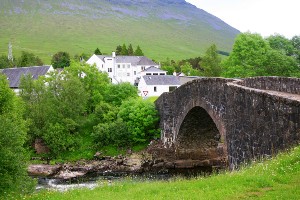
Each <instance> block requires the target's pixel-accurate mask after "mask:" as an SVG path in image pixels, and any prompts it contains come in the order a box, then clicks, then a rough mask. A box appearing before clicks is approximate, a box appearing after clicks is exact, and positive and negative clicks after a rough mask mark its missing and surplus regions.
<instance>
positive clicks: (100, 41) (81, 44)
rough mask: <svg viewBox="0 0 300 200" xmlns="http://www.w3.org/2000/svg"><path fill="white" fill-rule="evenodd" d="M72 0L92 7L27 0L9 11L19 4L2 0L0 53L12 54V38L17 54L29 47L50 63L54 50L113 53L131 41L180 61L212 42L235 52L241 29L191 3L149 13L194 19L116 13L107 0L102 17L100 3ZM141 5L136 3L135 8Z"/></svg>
mask: <svg viewBox="0 0 300 200" xmlns="http://www.w3.org/2000/svg"><path fill="white" fill-rule="evenodd" d="M58 2H59V3H58ZM67 2H69V3H71V4H79V5H82V6H87V8H85V10H81V11H78V10H67V11H68V12H70V13H71V14H66V15H64V14H55V13H54V11H57V12H64V11H66V10H64V9H65V8H60V6H58V5H60V1H51V2H49V4H50V5H52V6H53V8H52V10H51V9H50V10H47V11H40V9H41V7H42V5H43V4H45V3H40V4H37V3H36V2H35V1H30V0H28V1H25V3H23V4H24V5H25V6H26V7H24V10H25V11H27V12H28V13H27V14H24V13H20V14H4V12H6V11H8V10H13V9H14V6H13V5H14V4H12V3H11V1H8V0H3V2H2V4H1V8H0V27H1V28H0V55H3V54H4V55H7V51H8V43H9V41H11V43H12V45H13V54H14V56H15V57H18V56H19V55H20V54H21V52H22V51H28V52H31V53H34V54H35V55H38V56H39V57H40V58H41V59H42V60H43V61H44V62H45V63H46V64H49V63H50V60H51V58H52V55H53V54H55V53H57V52H58V51H67V52H69V53H70V54H71V56H74V55H75V54H81V53H87V54H92V53H93V51H94V50H95V49H96V48H97V47H99V49H100V50H101V52H102V53H107V54H110V53H111V52H112V51H114V50H115V48H116V46H117V45H122V44H123V43H125V44H127V45H128V44H129V43H131V44H132V45H133V46H134V48H136V46H137V45H140V46H141V48H142V50H143V52H144V54H145V55H146V56H148V57H149V58H152V59H155V60H157V61H164V60H166V58H167V57H168V58H170V59H174V60H179V59H184V58H191V57H196V56H200V55H203V53H204V52H205V50H206V49H207V48H208V47H209V46H210V45H211V44H212V43H216V44H217V46H218V47H219V49H220V50H224V51H230V50H231V48H232V44H233V42H234V37H235V34H236V33H233V32H232V29H231V28H228V27H227V26H225V25H224V24H222V25H221V26H224V27H223V28H224V29H221V30H219V31H216V30H215V29H213V28H212V27H211V26H210V25H209V23H207V22H205V21H203V19H202V18H199V16H198V15H197V14H195V13H197V12H199V11H198V10H197V11H196V10H193V14H191V13H192V12H191V10H190V8H187V7H182V8H181V7H180V6H178V7H170V8H165V7H164V8H160V7H158V8H156V9H154V10H150V12H153V13H154V15H155V14H158V15H160V14H163V13H165V12H167V11H168V12H173V13H178V15H179V16H184V15H187V16H189V17H191V18H192V19H193V20H191V21H188V22H186V21H180V20H179V21H177V20H162V19H160V18H157V17H151V16H149V17H147V18H140V17H131V16H130V15H124V16H122V17H116V16H115V15H116V13H114V12H112V11H109V10H110V7H111V6H117V5H112V4H108V3H107V2H105V1H100V2H97V3H96V5H98V6H100V7H101V8H102V9H103V10H105V11H104V13H106V11H108V14H106V15H102V16H99V13H97V17H93V15H94V14H95V13H96V12H98V10H99V9H98V8H95V7H92V6H95V5H93V4H88V3H83V2H81V1H76V0H69V1H67ZM15 4H16V5H15V7H18V6H20V7H21V6H22V5H17V4H18V3H17V2H15ZM19 4H20V3H19ZM94 4H95V3H94ZM89 6H90V7H89ZM136 9H137V8H135V7H134V8H133V11H134V10H136ZM141 9H150V8H141ZM164 9H167V10H164ZM41 12H42V14H41ZM77 12H81V14H77ZM99 12H101V9H100V11H99ZM82 14H86V16H82ZM100 15H101V14H100Z"/></svg>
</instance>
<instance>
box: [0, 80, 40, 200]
mask: <svg viewBox="0 0 300 200" xmlns="http://www.w3.org/2000/svg"><path fill="white" fill-rule="evenodd" d="M22 114H23V107H22V104H21V102H20V100H19V99H18V98H17V97H16V96H15V94H14V93H13V91H12V90H11V89H10V88H9V87H8V83H7V80H6V78H5V77H4V76H3V75H0V127H1V128H0V146H1V148H0V158H1V159H0V198H1V199H2V198H5V197H6V195H8V194H9V193H11V192H15V193H19V194H24V193H27V192H30V191H32V190H33V189H34V182H33V180H32V179H31V178H30V177H28V176H27V166H26V165H27V162H28V159H29V158H28V156H27V154H26V151H25V149H24V148H23V145H24V143H25V139H26V134H27V133H26V131H27V128H26V122H25V121H24V120H23V119H22ZM5 193H6V194H5Z"/></svg>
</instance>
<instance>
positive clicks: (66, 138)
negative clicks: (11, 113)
mask: <svg viewBox="0 0 300 200" xmlns="http://www.w3.org/2000/svg"><path fill="white" fill-rule="evenodd" d="M20 87H21V88H22V91H21V92H20V96H21V98H22V99H23V100H24V102H25V104H26V113H25V116H26V117H27V120H28V121H30V122H31V124H30V127H29V128H30V129H29V139H30V141H33V140H34V139H35V138H42V139H43V140H44V142H45V143H46V144H47V145H48V147H50V150H51V151H50V155H51V156H53V157H55V156H57V155H58V154H59V153H61V152H64V151H66V150H71V149H72V148H73V147H74V146H75V144H76V143H75V140H74V138H75V136H74V135H76V134H77V129H78V126H79V123H80V120H81V116H82V115H83V114H84V112H85V110H86V106H87V100H88V99H87V97H88V95H87V93H86V91H85V90H84V85H83V83H82V82H81V80H80V78H79V77H78V76H73V75H72V74H71V73H68V71H64V72H62V73H60V74H56V73H52V74H51V75H50V76H49V77H47V78H40V79H38V80H36V81H33V80H32V79H31V78H30V76H27V77H24V78H23V79H22V80H21V86H20Z"/></svg>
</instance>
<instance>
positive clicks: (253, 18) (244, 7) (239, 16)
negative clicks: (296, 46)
mask: <svg viewBox="0 0 300 200" xmlns="http://www.w3.org/2000/svg"><path fill="white" fill-rule="evenodd" d="M186 2H189V3H191V4H194V5H195V6H197V7H198V8H201V9H203V10H205V11H207V12H209V13H210V14H213V15H215V16H217V17H218V18H220V19H221V20H223V21H224V22H226V23H227V24H229V25H231V26H233V27H234V28H236V29H238V30H239V31H241V32H246V31H250V32H251V33H259V34H261V35H262V36H264V37H266V36H270V35H273V34H275V33H278V34H280V35H284V36H285V37H287V38H289V39H290V38H292V37H293V36H295V35H300V1H299V0H186Z"/></svg>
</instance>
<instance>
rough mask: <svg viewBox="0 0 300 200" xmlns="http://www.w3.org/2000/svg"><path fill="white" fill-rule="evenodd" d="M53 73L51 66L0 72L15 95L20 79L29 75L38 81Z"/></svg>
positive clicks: (8, 69)
mask: <svg viewBox="0 0 300 200" xmlns="http://www.w3.org/2000/svg"><path fill="white" fill-rule="evenodd" d="M51 71H54V69H53V67H52V66H33V67H18V68H5V69H2V70H0V73H2V74H4V75H5V76H6V77H7V80H8V81H9V87H10V88H11V89H13V90H14V92H15V93H17V94H18V93H19V90H20V89H19V86H20V80H21V77H22V76H24V75H28V74H30V75H31V76H32V79H38V77H40V76H45V75H46V74H47V73H49V72H51Z"/></svg>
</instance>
